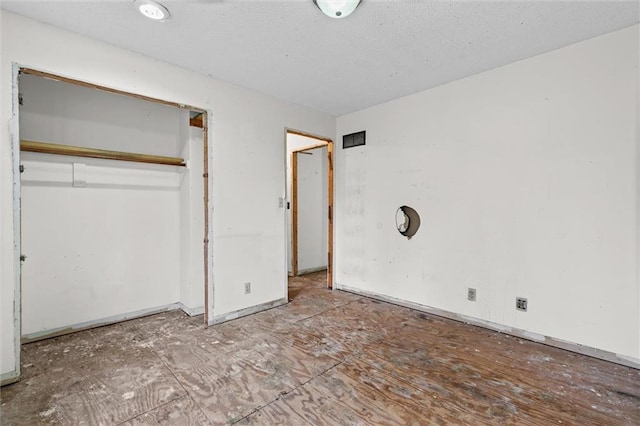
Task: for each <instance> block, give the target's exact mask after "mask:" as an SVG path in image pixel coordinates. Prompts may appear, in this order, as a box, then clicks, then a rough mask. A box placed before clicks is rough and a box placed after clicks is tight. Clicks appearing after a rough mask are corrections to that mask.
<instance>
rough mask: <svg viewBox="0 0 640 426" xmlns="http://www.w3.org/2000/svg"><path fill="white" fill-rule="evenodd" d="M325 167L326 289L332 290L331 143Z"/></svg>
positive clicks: (328, 147) (330, 143)
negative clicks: (326, 166)
mask: <svg viewBox="0 0 640 426" xmlns="http://www.w3.org/2000/svg"><path fill="white" fill-rule="evenodd" d="M327 165H328V169H329V170H328V173H327V175H328V180H329V181H328V183H327V192H328V196H329V200H328V202H327V209H328V212H327V214H328V221H327V232H328V236H327V252H328V253H327V288H329V289H333V142H332V141H329V143H328V144H327Z"/></svg>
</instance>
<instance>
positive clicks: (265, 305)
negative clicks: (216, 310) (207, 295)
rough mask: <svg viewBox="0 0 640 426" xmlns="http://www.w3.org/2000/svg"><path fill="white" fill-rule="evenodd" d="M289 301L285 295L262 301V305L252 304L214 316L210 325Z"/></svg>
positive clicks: (275, 306) (255, 312)
mask: <svg viewBox="0 0 640 426" xmlns="http://www.w3.org/2000/svg"><path fill="white" fill-rule="evenodd" d="M287 303H289V300H288V298H287V297H284V298H282V299H278V300H274V301H271V302H267V303H262V304H260V305H257V306H252V307H250V308H245V309H239V310H237V311H233V312H229V313H228V314H224V315H219V316H216V317H213V318H212V319H211V320H210V321H209V325H216V324H222V323H223V322H227V321H231V320H234V319H237V318H241V317H246V316H247V315H251V314H257V313H258V312H262V311H266V310H268V309H271V308H277V307H278V306H282V305H286V304H287Z"/></svg>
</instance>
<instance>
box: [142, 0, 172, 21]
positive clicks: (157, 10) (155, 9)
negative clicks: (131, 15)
mask: <svg viewBox="0 0 640 426" xmlns="http://www.w3.org/2000/svg"><path fill="white" fill-rule="evenodd" d="M133 5H134V6H135V8H136V9H138V12H140V13H142V14H143V15H144V16H145V17H147V18H149V19H153V20H154V21H158V22H164V21H167V20H169V18H171V14H170V13H169V10H168V9H167V8H166V7H164V6H163V5H161V4H160V3H156V2H155V1H153V0H135V1H134V2H133Z"/></svg>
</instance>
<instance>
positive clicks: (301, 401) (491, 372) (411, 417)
mask: <svg viewBox="0 0 640 426" xmlns="http://www.w3.org/2000/svg"><path fill="white" fill-rule="evenodd" d="M323 279H324V277H323V274H322V273H316V274H311V275H308V276H305V277H299V278H295V279H292V280H291V282H290V299H291V303H289V304H288V305H285V306H283V307H280V308H276V309H272V310H270V311H267V312H263V313H260V314H256V315H253V316H250V317H246V318H242V319H238V320H235V321H231V322H228V323H225V324H221V325H218V326H215V327H210V328H205V327H204V326H203V319H202V317H195V318H189V317H188V316H186V315H184V314H183V313H181V312H170V313H165V314H159V315H154V316H150V317H146V318H142V319H138V320H132V321H127V322H124V323H121V324H118V325H113V326H109V327H102V328H97V329H93V330H88V331H83V332H79V333H75V334H71V335H67V336H62V337H58V338H54V339H49V340H45V341H41V342H37V343H31V344H28V345H24V347H23V353H22V362H23V364H22V369H23V372H24V376H23V379H22V380H21V381H20V382H18V383H16V384H13V385H10V386H6V387H4V388H2V391H1V394H0V400H1V406H0V418H1V424H2V425H33V424H86V425H100V424H105V425H106V424H126V425H157V424H166V425H181V424H183V425H187V424H194V425H209V424H230V423H238V424H242V425H275V424H288V425H309V424H311V425H354V424H361V425H382V424H389V425H403V424H406V425H413V424H415V425H418V424H420V425H429V424H434V425H436V424H470V425H479V424H501V425H502V424H518V425H551V424H565V425H566V424H574V425H616V424H620V425H638V424H640V371H638V370H634V369H631V368H627V367H623V366H619V365H616V364H612V363H608V362H604V361H600V360H596V359H592V358H588V357H585V356H581V355H577V354H574V353H571V352H566V351H563V350H559V349H555V348H551V347H548V346H544V345H541V344H537V343H533V342H529V341H525V340H522V339H519V338H515V337H510V336H507V335H504V334H500V333H495V332H492V331H487V330H484V329H481V328H477V327H473V326H469V325H465V324H462V323H458V322H455V321H450V320H446V319H443V318H439V317H434V316H430V315H426V314H423V313H420V312H416V311H412V310H409V309H406V308H401V307H398V306H394V305H390V304H386V303H380V302H376V301H373V300H369V299H366V298H361V297H358V296H355V295H352V294H349V293H344V292H339V291H333V292H331V291H329V290H326V289H325V288H324V282H323Z"/></svg>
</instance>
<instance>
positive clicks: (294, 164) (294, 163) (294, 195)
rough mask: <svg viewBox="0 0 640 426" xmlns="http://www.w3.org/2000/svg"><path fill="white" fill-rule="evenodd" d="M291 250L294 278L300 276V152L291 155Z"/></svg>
mask: <svg viewBox="0 0 640 426" xmlns="http://www.w3.org/2000/svg"><path fill="white" fill-rule="evenodd" d="M291 175H292V177H293V178H292V180H291V245H292V248H291V250H292V251H293V253H292V254H293V271H292V272H293V276H294V277H296V276H298V151H293V152H292V153H291Z"/></svg>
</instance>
